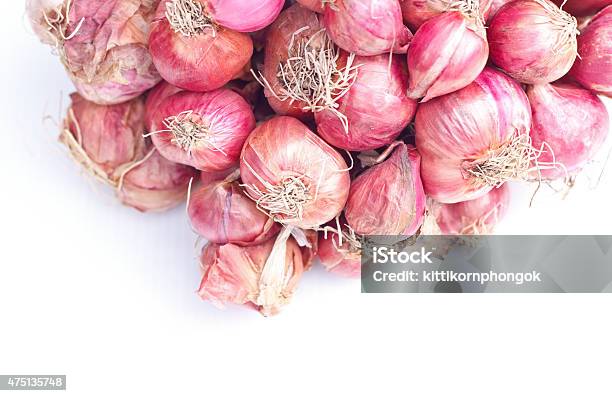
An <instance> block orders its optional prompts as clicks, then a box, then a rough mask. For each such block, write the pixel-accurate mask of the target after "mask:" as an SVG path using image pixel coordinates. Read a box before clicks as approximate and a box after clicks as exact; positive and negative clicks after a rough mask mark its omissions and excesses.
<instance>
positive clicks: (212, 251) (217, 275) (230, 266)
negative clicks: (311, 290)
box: [198, 238, 304, 316]
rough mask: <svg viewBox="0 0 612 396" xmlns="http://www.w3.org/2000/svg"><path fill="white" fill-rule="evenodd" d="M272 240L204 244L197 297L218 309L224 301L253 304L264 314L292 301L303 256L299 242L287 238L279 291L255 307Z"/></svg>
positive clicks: (302, 266)
mask: <svg viewBox="0 0 612 396" xmlns="http://www.w3.org/2000/svg"><path fill="white" fill-rule="evenodd" d="M274 242H275V241H274V239H271V240H269V241H267V242H265V243H263V244H259V245H255V246H249V247H243V246H238V245H233V244H226V245H217V244H208V245H206V247H204V249H203V250H202V255H201V258H200V268H201V270H202V280H201V282H200V287H199V289H198V294H199V296H200V297H201V298H202V299H203V300H207V301H211V302H212V303H213V304H215V305H216V306H217V307H220V308H222V307H224V306H225V305H226V304H237V305H244V306H246V307H252V308H254V309H256V310H258V311H260V312H261V313H262V314H264V315H266V316H268V315H274V314H276V313H278V312H279V310H280V309H281V307H283V306H284V305H286V304H287V303H288V302H289V301H290V300H291V297H292V295H293V293H294V291H295V289H296V287H297V284H298V282H299V280H300V278H301V277H302V273H303V272H304V259H303V253H302V251H301V250H300V247H299V246H298V244H297V243H296V242H295V240H294V239H293V238H289V239H288V240H287V247H286V248H287V250H286V254H285V273H286V277H285V280H284V285H283V290H282V293H281V295H279V296H278V298H277V299H276V301H274V302H271V304H270V305H268V306H258V305H257V299H258V296H259V295H260V293H261V292H262V290H260V285H259V281H260V277H261V273H262V271H263V269H264V266H265V264H266V260H267V259H268V257H269V256H270V253H271V252H272V248H273V246H274Z"/></svg>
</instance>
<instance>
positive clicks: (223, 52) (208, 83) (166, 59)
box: [149, 0, 253, 91]
mask: <svg viewBox="0 0 612 396" xmlns="http://www.w3.org/2000/svg"><path fill="white" fill-rule="evenodd" d="M149 47H150V51H151V56H152V57H153V62H154V63H155V66H156V67H157V70H158V71H159V73H160V74H161V75H162V77H163V78H164V80H166V81H168V82H169V83H170V84H173V85H176V86H177V87H180V88H183V89H187V90H190V91H212V90H214V89H217V88H221V87H222V86H223V85H225V84H226V83H228V82H229V81H230V80H232V79H233V78H234V77H235V76H237V75H239V74H240V73H241V72H242V70H243V68H244V67H245V66H246V65H247V64H248V63H249V62H250V59H251V55H252V54H253V41H252V40H251V38H250V37H249V36H248V35H247V34H245V33H240V32H236V31H234V30H231V29H228V28H225V27H223V26H218V25H217V24H215V23H214V21H213V20H212V19H211V17H210V15H208V14H207V12H206V7H205V4H204V3H203V0H162V2H161V3H160V6H159V8H158V10H157V12H156V15H155V19H154V20H153V23H152V29H151V34H150V36H149Z"/></svg>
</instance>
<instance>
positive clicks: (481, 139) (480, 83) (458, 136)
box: [415, 67, 531, 203]
mask: <svg viewBox="0 0 612 396" xmlns="http://www.w3.org/2000/svg"><path fill="white" fill-rule="evenodd" d="M530 125H531V110H530V107H529V101H528V100H527V96H526V95H525V93H524V92H523V90H522V88H521V86H520V85H519V84H517V83H516V82H515V81H513V80H512V79H511V78H509V77H507V76H506V75H505V74H503V73H501V72H499V71H497V70H494V69H492V68H488V67H487V68H485V70H484V71H483V72H482V73H481V74H480V76H478V78H477V79H476V80H475V81H474V82H473V83H472V84H470V85H468V86H467V87H465V88H463V89H461V90H459V91H456V92H453V93H451V94H448V95H444V96H441V97H438V98H435V99H432V100H430V101H429V102H427V103H423V104H421V105H420V106H419V108H418V109H417V114H416V121H415V127H416V147H417V149H418V150H419V153H420V154H421V157H422V161H421V177H422V179H423V186H424V187H425V192H426V193H427V195H428V196H431V197H432V198H434V199H435V200H437V201H439V202H442V203H456V202H461V201H467V200H471V199H476V198H478V197H480V196H482V195H484V194H486V193H487V192H489V191H490V190H491V189H492V186H479V185H478V184H474V183H473V182H472V181H471V180H470V179H469V178H467V177H466V175H464V172H463V164H464V162H465V161H467V160H469V161H472V160H475V159H478V158H482V157H486V156H487V152H488V151H490V150H495V149H497V148H499V147H501V146H503V145H504V144H506V143H508V142H509V141H510V140H511V139H512V138H513V137H514V136H516V134H517V133H518V134H527V133H528V132H529V129H530Z"/></svg>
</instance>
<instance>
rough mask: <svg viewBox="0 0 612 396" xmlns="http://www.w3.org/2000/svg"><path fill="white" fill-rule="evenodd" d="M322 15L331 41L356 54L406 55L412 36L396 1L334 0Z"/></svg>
mask: <svg viewBox="0 0 612 396" xmlns="http://www.w3.org/2000/svg"><path fill="white" fill-rule="evenodd" d="M323 15H324V19H323V21H324V25H325V28H326V29H327V32H328V34H329V36H330V37H331V39H332V40H333V41H334V43H336V45H338V47H340V48H342V49H343V50H345V51H348V52H352V53H354V54H357V55H361V56H374V55H381V54H385V53H389V52H391V51H393V52H394V53H398V54H405V53H406V51H407V50H408V45H409V43H410V40H411V39H412V33H411V32H410V30H408V28H407V27H406V26H404V23H403V21H402V10H401V8H400V5H399V2H398V0H335V1H334V3H333V7H332V6H327V7H326V8H325V13H324V14H323Z"/></svg>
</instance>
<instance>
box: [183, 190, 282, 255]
mask: <svg viewBox="0 0 612 396" xmlns="http://www.w3.org/2000/svg"><path fill="white" fill-rule="evenodd" d="M187 212H188V214H189V218H190V220H191V225H192V227H193V229H194V231H196V232H197V233H198V234H199V235H200V236H202V237H203V238H204V239H206V240H207V241H209V242H212V243H217V244H220V245H224V244H226V243H232V244H235V245H239V246H249V245H257V244H260V243H263V242H265V241H267V240H268V239H270V238H271V237H273V236H274V235H276V234H277V233H278V230H279V228H278V224H277V223H275V222H274V220H272V219H271V218H270V217H269V216H268V215H266V214H265V213H263V212H262V211H261V210H259V209H258V208H257V205H256V204H255V202H253V200H251V199H250V198H249V197H247V196H246V195H245V194H244V193H243V191H242V188H241V187H240V185H239V183H238V182H236V181H233V182H232V181H220V182H217V183H212V184H209V185H207V186H204V187H202V188H201V189H199V190H198V191H196V192H195V193H193V194H192V195H191V199H190V200H189V207H188V210H187Z"/></svg>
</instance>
